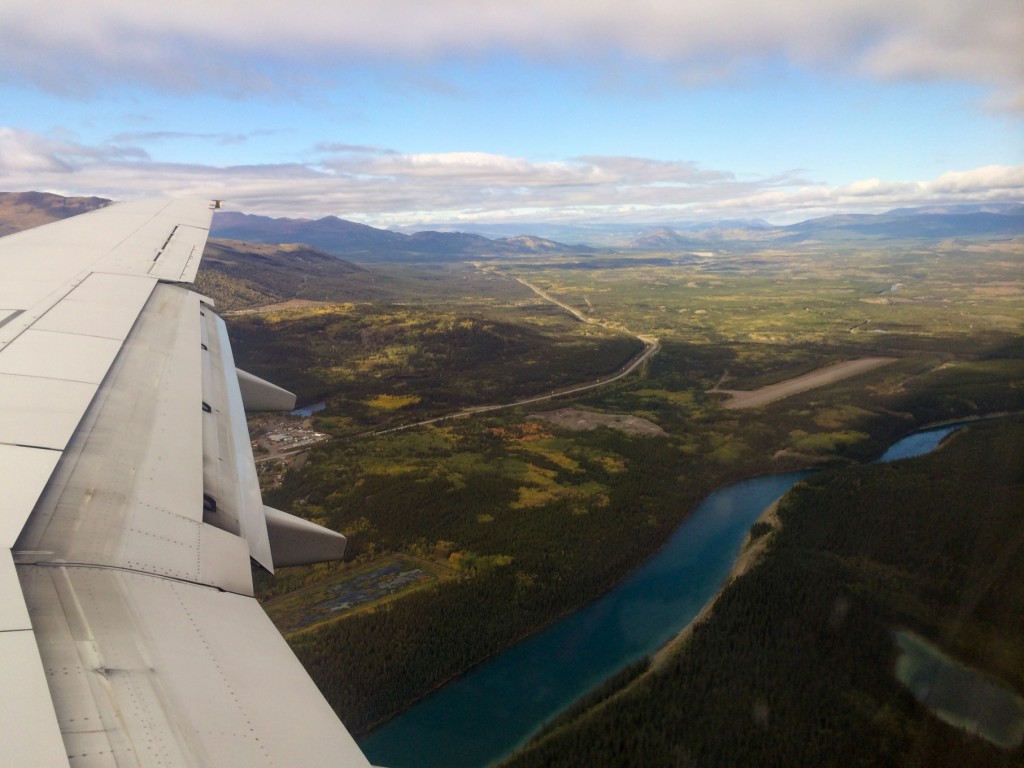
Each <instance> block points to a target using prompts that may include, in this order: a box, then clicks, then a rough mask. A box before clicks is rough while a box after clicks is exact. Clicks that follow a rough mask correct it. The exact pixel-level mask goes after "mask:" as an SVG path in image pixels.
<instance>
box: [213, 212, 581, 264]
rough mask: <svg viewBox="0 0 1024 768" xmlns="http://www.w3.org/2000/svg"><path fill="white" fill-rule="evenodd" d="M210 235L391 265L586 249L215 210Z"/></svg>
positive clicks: (527, 238) (530, 239) (533, 240)
mask: <svg viewBox="0 0 1024 768" xmlns="http://www.w3.org/2000/svg"><path fill="white" fill-rule="evenodd" d="M210 234H211V235H212V236H214V237H221V238H228V239H232V240H245V241H248V242H255V243H275V244H280V243H306V244H308V245H312V246H314V247H315V248H319V249H320V250H322V251H325V252H327V253H330V254H332V255H335V256H346V257H350V258H355V259H364V260H365V259H369V260H376V259H387V260H389V261H403V260H422V259H423V258H429V259H431V260H439V259H441V260H443V259H464V258H472V257H486V256H498V255H509V254H529V253H543V254H551V253H586V252H590V251H592V250H593V249H592V248H589V247H587V246H570V245H564V244H562V243H557V242H555V241H554V240H547V239H544V238H541V237H533V236H528V235H520V236H516V237H504V238H498V239H490V238H487V237H484V236H483V235H476V234H469V233H466V232H434V231H430V232H415V233H413V234H411V235H406V234H403V233H401V232H393V231H391V230H387V229H377V228H375V227H369V226H367V225H365V224H356V223H354V222H351V221H345V220H344V219H339V218H337V217H336V216H326V217H324V218H322V219H316V220H312V219H289V218H279V219H275V218H270V217H268V216H255V215H252V214H245V213H237V212H234V211H219V212H218V213H217V214H215V215H214V217H213V227H212V229H211V230H210Z"/></svg>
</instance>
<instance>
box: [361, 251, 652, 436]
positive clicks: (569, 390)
mask: <svg viewBox="0 0 1024 768" xmlns="http://www.w3.org/2000/svg"><path fill="white" fill-rule="evenodd" d="M476 266H477V268H478V269H483V267H480V265H476ZM486 271H493V270H491V269H487V270H486ZM514 279H515V280H516V281H517V282H519V283H522V284H523V285H524V286H526V287H527V288H529V289H530V290H531V291H533V292H534V293H536V294H537V295H538V296H540V297H541V298H542V299H544V300H545V301H549V302H551V303H552V304H554V305H555V306H557V307H560V308H561V309H563V310H565V311H566V312H568V313H569V314H570V315H572V316H573V317H574V318H576V319H577V320H579V321H580V322H581V323H587V324H589V325H599V326H601V327H602V328H607V329H609V330H614V331H619V332H621V333H628V334H631V335H632V336H635V337H636V338H637V339H639V340H640V341H641V342H642V343H643V345H644V348H643V350H641V352H640V353H639V354H637V355H636V356H634V357H633V358H632V359H631V360H630V361H629V362H627V363H626V364H625V365H624V366H623V367H622V368H620V369H619V370H618V371H616V372H615V373H613V374H612V375H611V376H606V377H603V378H600V379H597V380H596V381H590V382H587V383H585V384H573V385H572V386H569V387H562V388H561V389H556V390H552V391H551V392H548V393H547V394H543V395H535V396H533V397H526V398H523V399H521V400H513V401H512V402H509V403H499V404H497V405H480V406H477V407H475V408H467V409H465V410H462V411H457V412H456V413H449V414H445V415H444V416H436V417H434V418H432V419H424V420H423V421H417V422H414V423H412V424H403V425H401V426H398V427H390V428H388V429H382V430H379V431H377V432H367V433H365V434H366V436H371V435H373V436H376V435H387V434H390V433H392V432H401V431H402V430H405V429H413V428H415V427H423V426H426V425H427V424H436V423H437V422H439V421H448V420H450V419H463V418H469V417H470V416H473V415H475V414H480V413H489V412H490V411H500V410H502V409H504V408H516V407H518V406H521V405H532V404H534V403H542V402H545V401H547V400H552V399H554V398H556V397H566V396H567V395H575V394H578V393H580V392H586V391H588V390H591V389H597V388H598V387H605V386H608V385H609V384H612V383H613V382H616V381H619V379H623V378H625V377H626V376H629V374H631V373H633V371H635V370H637V368H639V367H640V366H642V365H643V364H644V363H646V362H647V361H648V360H650V359H651V358H652V357H654V355H656V354H657V353H658V350H659V349H661V346H660V344H659V343H658V340H657V339H656V338H655V337H654V336H647V335H643V334H639V333H633V332H632V331H630V330H629V329H627V328H624V327H622V326H619V325H615V324H612V323H608V322H605V321H602V320H599V319H597V318H595V317H588V316H586V315H584V314H583V313H582V312H580V311H579V310H578V309H576V308H575V307H571V306H569V305H568V304H566V303H564V302H562V301H559V300H558V299H556V298H555V297H554V296H552V295H551V294H549V293H548V292H547V291H545V290H543V289H541V288H538V287H537V286H536V285H534V284H533V283H531V282H529V281H528V280H525V279H523V278H521V277H515V278H514Z"/></svg>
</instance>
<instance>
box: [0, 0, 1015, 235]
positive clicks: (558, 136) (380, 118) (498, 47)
mask: <svg viewBox="0 0 1024 768" xmlns="http://www.w3.org/2000/svg"><path fill="white" fill-rule="evenodd" d="M150 6H151V4H145V3H138V2H134V0H83V2H82V3H79V4H76V5H72V6H68V5H67V4H63V3H57V2H53V1H52V0H4V2H3V3H2V4H0V189H4V190H22V189H44V190H49V191H54V192H59V193H62V194H98V195H103V196H106V197H113V198H117V199H129V198H135V197H140V196H145V195H152V194H200V195H208V196H217V197H224V198H227V199H228V201H229V205H230V206H231V207H233V208H236V209H239V210H244V211H247V212H253V213H266V214H271V215H291V216H321V215H326V214H335V215H339V216H342V217H345V218H351V219H354V220H358V221H364V222H367V223H371V224H376V225H383V226H416V225H420V224H422V225H428V224H429V225H454V226H457V225H458V224H459V223H469V222H472V223H487V222H502V221H507V222H515V221H519V222H522V221H552V222H625V223H631V222H637V223H651V222H683V221H689V220H701V219H715V218H733V217H743V218H746V217H763V218H767V219H769V220H771V221H775V222H786V221H794V220H798V219H802V218H807V217H809V216H815V215H822V214H826V213H833V212H837V211H879V210H885V209H887V208H892V207H897V206H902V205H927V204H942V203H954V202H997V201H999V202H1003V201H1024V121H1022V118H1024V85H1022V84H1024V57H1022V56H1021V55H1020V54H1019V51H1020V50H1024V6H1022V5H1021V4H1020V3H1019V1H1018V0H980V2H976V3H973V4H971V5H970V8H968V7H967V4H965V3H963V2H962V0H886V2H882V0H816V1H812V0H776V2H773V3H771V4H768V3H765V2H758V1H756V0H721V1H720V2H718V3H714V4H709V3H705V2H700V3H698V2H693V1H692V0H672V1H671V2H669V1H667V0H634V2H633V3H622V2H618V3H611V2H607V0H591V2H588V3H569V2H564V1H561V0H548V1H547V2H539V1H537V0H520V2H517V3H509V2H507V1H505V0H503V1H502V2H494V1H493V0H472V1H470V0H445V1H444V2H429V1H428V0H418V1H416V2H414V1H413V0H347V2H344V3H332V2H328V1H327V0H292V1H291V2H289V3H280V2H273V1H272V0H247V2H239V0H219V2H217V3H208V2H197V1H196V0H180V2H177V3H175V4H173V7H172V5H171V4H168V5H167V7H156V6H155V5H154V6H153V7H150Z"/></svg>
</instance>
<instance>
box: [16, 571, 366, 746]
mask: <svg viewBox="0 0 1024 768" xmlns="http://www.w3.org/2000/svg"><path fill="white" fill-rule="evenodd" d="M19 571H20V575H21V577H22V581H23V585H24V588H25V592H26V595H27V597H28V601H29V604H30V606H31V610H32V620H33V623H36V624H38V625H40V626H46V627H48V628H50V631H49V632H47V636H48V638H49V641H48V642H47V643H45V644H43V645H42V647H41V655H42V661H43V666H44V669H45V671H46V674H47V676H48V679H49V680H50V685H51V687H53V689H54V694H55V695H54V698H55V700H57V701H75V702H80V701H82V700H87V699H90V698H91V699H92V700H93V701H94V702H96V704H95V707H94V709H92V710H86V711H87V712H89V711H91V712H92V713H93V714H92V716H93V717H95V718H97V720H94V721H93V724H92V726H91V727H89V726H88V725H87V724H83V723H82V722H80V720H79V719H78V718H79V717H80V712H81V711H82V710H81V709H80V708H79V706H75V707H69V708H67V709H64V710H62V709H61V708H58V717H59V719H60V726H61V730H62V731H63V732H64V733H65V738H68V734H71V738H70V739H69V740H68V744H69V747H71V748H72V749H76V748H77V747H76V745H82V747H83V749H84V748H86V747H87V748H88V749H90V750H92V751H93V754H94V755H95V756H96V758H97V759H96V760H95V762H85V763H84V764H86V765H107V764H110V765H120V764H122V762H124V763H127V762H130V761H131V760H137V761H138V762H139V763H140V764H143V765H150V764H152V765H156V764H163V765H210V766H222V765H253V766H262V765H301V766H319V765H324V766H327V765H331V766H338V765H346V766H348V765H354V766H366V765H368V763H367V761H366V759H365V758H364V757H363V756H362V754H361V753H360V752H359V749H358V747H357V746H356V745H355V743H354V742H353V741H352V739H351V737H349V736H348V734H347V733H346V732H345V731H344V729H341V728H339V727H338V725H337V718H336V716H335V715H334V712H333V711H332V710H331V708H330V707H329V706H328V704H327V702H326V701H325V700H324V699H323V697H322V696H321V695H320V693H319V691H317V689H316V687H315V686H314V685H313V683H312V681H311V680H310V679H309V677H308V676H307V675H306V674H305V672H304V671H303V670H302V667H301V665H300V664H299V662H298V660H297V659H296V658H295V656H294V655H293V654H292V652H291V650H290V649H289V648H288V646H287V644H286V643H285V642H284V640H283V638H282V637H281V636H280V634H279V633H278V632H277V630H276V629H275V628H274V626H273V625H272V624H271V623H270V620H269V619H268V618H267V617H266V614H264V613H263V611H262V609H261V608H260V607H259V605H258V604H257V603H256V602H255V601H254V600H252V599H249V598H245V597H241V596H239V595H235V594H232V593H228V592H219V591H217V590H214V589H209V588H206V587H202V586H198V585H195V584H187V583H183V582H176V581H172V580H168V579H161V578H155V577H152V576H147V575H144V574H137V573H132V572H126V571H117V570H110V569H97V568H70V567H49V568H22V567H19ZM69 605H70V606H74V608H73V610H69V608H68V606H69ZM198 691H201V692H202V695H201V696H197V695H196V692H198ZM299 702H301V705H298V703H299ZM97 721H98V723H101V724H102V728H98V727H97ZM98 731H102V732H103V733H104V734H105V738H104V741H105V743H97V738H96V734H97V732H98ZM125 734H131V739H130V740H129V739H127V738H126V737H125ZM83 740H87V741H83ZM99 752H106V753H107V755H108V756H109V760H108V761H107V762H103V761H101V760H100V759H99V757H100V756H99V754H98V753H99ZM75 764H76V765H78V764H79V763H78V761H77V760H76V763H75Z"/></svg>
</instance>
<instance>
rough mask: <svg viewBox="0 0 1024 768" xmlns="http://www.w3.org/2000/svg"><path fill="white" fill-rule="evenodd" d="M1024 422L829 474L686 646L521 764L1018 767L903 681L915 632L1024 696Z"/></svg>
mask: <svg viewBox="0 0 1024 768" xmlns="http://www.w3.org/2000/svg"><path fill="white" fill-rule="evenodd" d="M1022 456H1024V422H1022V421H1021V420H1020V419H1015V420H1004V421H1003V422H1000V423H987V424H978V425H977V426H972V427H970V428H968V429H967V430H964V431H962V432H961V433H958V434H957V435H955V436H954V437H953V438H951V439H950V440H949V443H948V445H946V446H945V447H943V448H942V449H940V450H939V451H937V452H935V453H933V454H931V455H929V456H926V457H921V458H918V459H911V460H906V461H901V462H897V463H893V464H885V465H866V466H853V467H846V468H843V469H837V470H830V471H827V472H823V473H820V474H818V475H816V476H814V477H813V478H811V479H809V480H807V481H805V482H803V483H801V484H800V485H798V486H797V487H796V488H795V489H794V491H793V492H792V493H791V494H790V495H789V496H787V497H786V498H785V500H784V502H783V503H782V504H781V505H780V507H779V510H778V515H779V518H780V520H781V528H780V529H779V530H778V531H777V532H775V533H772V534H769V535H770V536H771V539H770V541H769V551H768V553H767V555H766V556H765V557H764V558H763V560H762V561H761V562H760V564H759V565H757V566H756V567H755V568H754V569H753V570H752V571H750V572H748V573H747V574H746V575H744V576H742V577H741V578H739V579H737V580H735V581H734V582H733V583H732V584H731V586H729V587H728V588H727V589H726V590H725V591H724V592H723V594H722V595H721V596H720V598H719V600H718V602H717V603H716V605H715V608H714V611H713V614H712V616H711V617H710V618H709V619H707V620H706V621H704V622H703V623H700V624H698V625H697V626H696V627H695V628H694V630H693V633H692V636H691V638H690V640H689V641H688V643H687V644H686V646H685V648H684V649H683V650H682V651H681V652H679V653H677V654H676V655H674V656H673V657H672V658H671V659H670V660H669V661H668V663H667V664H666V665H665V666H663V667H661V668H660V669H659V670H658V671H656V672H650V673H648V674H646V675H644V676H642V677H641V678H640V680H639V681H638V682H635V683H634V684H633V685H631V686H630V687H628V688H627V689H625V690H624V691H623V692H621V693H619V694H618V695H616V696H614V697H613V698H611V699H608V698H607V697H606V698H605V701H604V703H603V704H602V705H601V706H599V707H596V708H593V709H591V710H589V711H588V712H587V713H586V714H584V715H581V716H579V717H577V718H576V719H575V720H573V721H572V722H570V723H569V724H563V725H561V726H560V727H557V728H555V729H554V731H553V732H551V733H549V734H547V735H546V736H545V737H543V738H541V739H540V740H539V741H538V742H535V743H534V744H532V745H531V746H530V747H529V748H528V749H527V750H526V751H525V752H523V753H521V754H520V755H518V756H517V757H515V758H514V759H511V760H509V761H508V763H507V765H508V766H510V767H511V766H514V767H515V768H526V767H528V766H594V765H621V766H652V765H659V766H660V765H664V766H674V765H746V766H794V765H831V766H866V765H879V766H885V765H891V766H922V768H923V767H925V766H958V767H959V766H1019V765H1021V764H1022V762H1024V748H1020V747H1018V748H1017V749H1016V750H1014V751H1012V752H1005V751H1003V750H1000V749H998V748H996V747H995V746H992V745H991V744H989V743H988V742H986V741H984V740H982V739H980V738H978V737H975V736H973V735H968V734H967V733H965V732H963V731H960V730H958V729H956V728H953V727H951V726H948V725H945V724H943V723H941V722H940V721H938V720H937V719H935V718H934V717H933V716H931V715H930V714H929V713H928V712H927V711H926V710H925V708H924V707H923V706H922V705H920V704H918V703H917V702H916V701H915V699H914V698H913V696H912V695H911V694H910V693H909V692H908V691H907V690H905V689H904V688H903V687H902V686H901V685H900V684H899V683H898V682H897V681H896V679H895V677H894V675H893V667H894V662H895V658H896V648H895V645H894V642H893V635H892V631H893V629H895V628H909V629H912V630H913V631H915V632H917V633H919V634H921V635H923V636H925V637H928V638H931V639H932V640H933V641H935V642H936V643H937V644H939V645H940V646H941V647H943V648H944V649H945V650H946V651H947V652H948V653H950V654H952V655H953V656H955V657H957V658H960V659H961V660H963V661H964V662H966V663H968V664H971V665H974V666H976V667H978V668H980V669H982V670H985V671H986V672H988V673H990V674H992V675H993V676H994V677H996V678H997V679H1001V680H1003V681H1005V682H1006V683H1009V684H1010V685H1011V686H1012V687H1014V688H1016V690H1017V691H1018V692H1024V462H1022V460H1021V457H1022Z"/></svg>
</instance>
